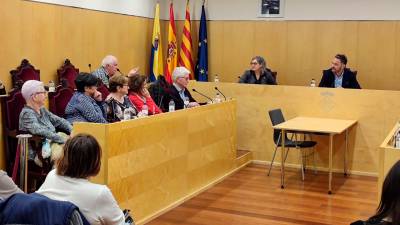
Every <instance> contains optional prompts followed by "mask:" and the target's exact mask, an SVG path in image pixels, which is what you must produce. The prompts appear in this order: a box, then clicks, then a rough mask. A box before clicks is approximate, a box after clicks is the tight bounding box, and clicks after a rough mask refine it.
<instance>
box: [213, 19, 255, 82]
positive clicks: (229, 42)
mask: <svg viewBox="0 0 400 225" xmlns="http://www.w3.org/2000/svg"><path fill="white" fill-rule="evenodd" d="M254 26H255V24H254V23H253V22H250V21H226V22H225V24H224V33H223V35H224V36H223V45H222V48H223V67H224V71H223V72H221V78H220V80H221V81H223V82H237V80H238V79H237V77H238V76H240V75H242V74H243V72H244V71H245V70H247V69H248V68H249V63H250V59H251V58H252V56H254V49H253V47H252V46H253V44H254Z"/></svg>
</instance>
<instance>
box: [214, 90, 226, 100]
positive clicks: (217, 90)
mask: <svg viewBox="0 0 400 225" xmlns="http://www.w3.org/2000/svg"><path fill="white" fill-rule="evenodd" d="M215 90H217V91H218V92H219V93H220V94H221V95H222V96H224V99H225V101H226V96H225V95H224V94H223V93H222V92H221V91H220V90H219V89H218V88H217V87H215Z"/></svg>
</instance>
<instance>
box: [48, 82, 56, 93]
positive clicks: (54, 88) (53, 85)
mask: <svg viewBox="0 0 400 225" xmlns="http://www.w3.org/2000/svg"><path fill="white" fill-rule="evenodd" d="M49 92H56V86H55V84H54V82H53V81H52V80H50V81H49Z"/></svg>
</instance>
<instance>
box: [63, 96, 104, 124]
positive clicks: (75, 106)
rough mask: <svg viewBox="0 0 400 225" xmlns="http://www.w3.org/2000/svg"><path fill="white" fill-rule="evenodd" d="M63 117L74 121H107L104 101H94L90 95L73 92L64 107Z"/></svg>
mask: <svg viewBox="0 0 400 225" xmlns="http://www.w3.org/2000/svg"><path fill="white" fill-rule="evenodd" d="M65 118H66V119H67V120H68V121H69V122H70V123H71V124H72V123H74V122H93V123H107V120H106V119H105V118H106V117H105V110H104V102H96V100H94V99H93V98H92V97H90V96H87V95H85V94H84V93H81V92H75V93H74V95H73V96H72V98H71V100H69V102H68V105H67V107H66V108H65Z"/></svg>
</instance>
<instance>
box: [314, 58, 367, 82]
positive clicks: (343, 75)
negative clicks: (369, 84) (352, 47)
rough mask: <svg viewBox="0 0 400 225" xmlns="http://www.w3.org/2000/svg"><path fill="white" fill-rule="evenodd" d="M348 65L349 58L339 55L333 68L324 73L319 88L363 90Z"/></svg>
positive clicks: (333, 61)
mask: <svg viewBox="0 0 400 225" xmlns="http://www.w3.org/2000/svg"><path fill="white" fill-rule="evenodd" d="M346 65H347V57H346V56H345V55H342V54H337V55H336V56H335V58H333V60H332V67H331V68H330V69H328V70H324V71H323V74H322V79H321V82H320V83H319V87H328V88H353V89H361V86H360V84H358V81H357V78H356V76H355V75H354V73H353V72H352V71H351V70H350V69H348V68H346Z"/></svg>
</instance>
